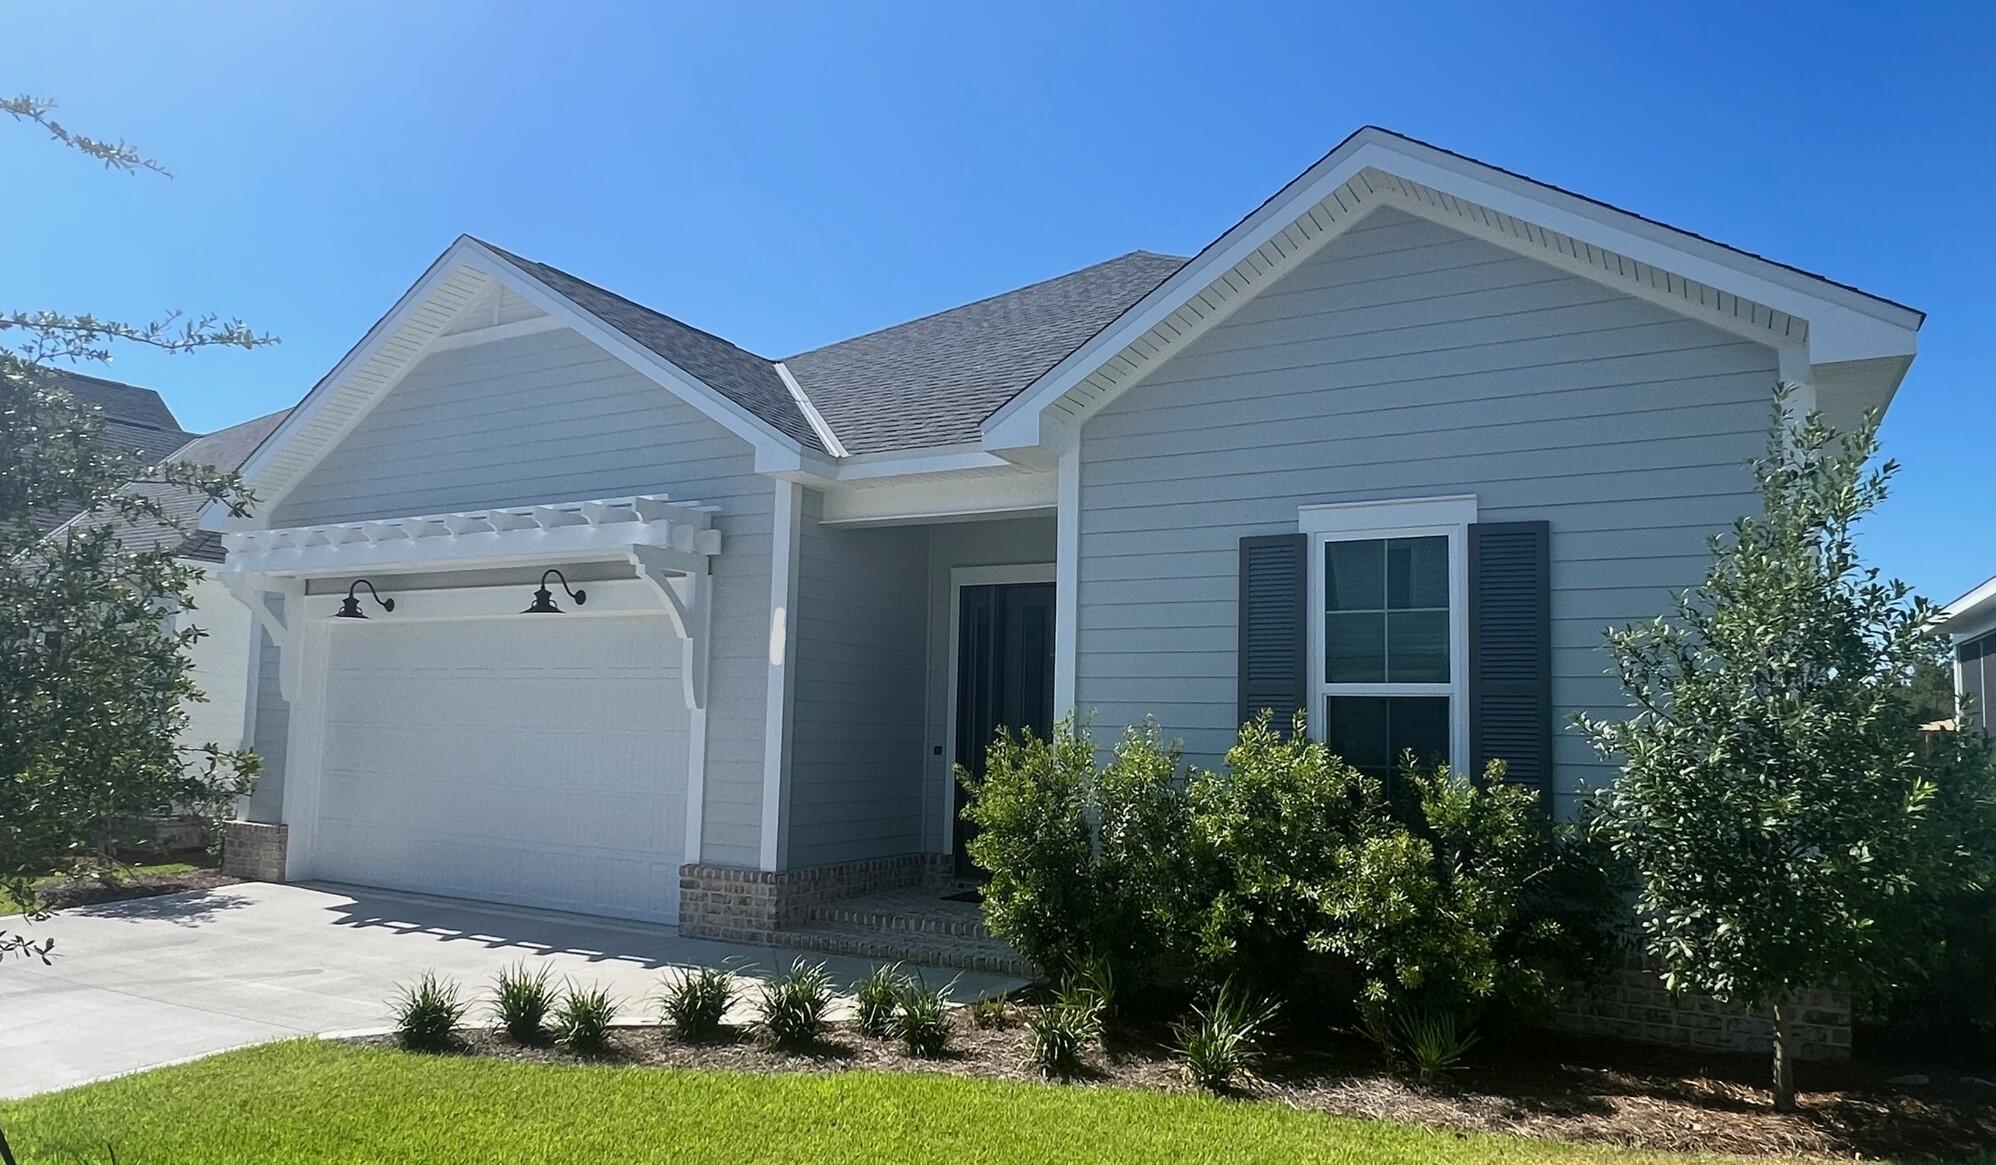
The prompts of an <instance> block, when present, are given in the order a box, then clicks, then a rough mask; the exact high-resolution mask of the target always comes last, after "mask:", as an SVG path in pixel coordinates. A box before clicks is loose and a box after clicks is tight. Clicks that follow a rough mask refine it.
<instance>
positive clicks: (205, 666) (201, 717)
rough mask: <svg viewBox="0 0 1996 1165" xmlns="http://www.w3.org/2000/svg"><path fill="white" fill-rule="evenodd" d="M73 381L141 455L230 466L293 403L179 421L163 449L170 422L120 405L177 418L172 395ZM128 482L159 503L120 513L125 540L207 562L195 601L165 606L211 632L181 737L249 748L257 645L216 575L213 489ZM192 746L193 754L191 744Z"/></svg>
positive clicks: (141, 548)
mask: <svg viewBox="0 0 1996 1165" xmlns="http://www.w3.org/2000/svg"><path fill="white" fill-rule="evenodd" d="M85 379H89V378H85ZM106 386H108V387H109V388H114V389H118V390H123V391H122V393H118V394H113V393H111V392H109V391H107V389H106ZM68 387H69V388H70V391H71V394H72V395H74V396H76V397H77V398H78V399H79V400H83V401H86V402H89V403H92V404H95V405H97V407H99V408H101V409H103V411H104V415H105V435H106V439H107V440H108V441H111V442H114V443H116V444H119V445H121V446H122V447H124V448H126V449H129V450H131V451H132V452H134V453H136V454H138V455H139V456H141V457H146V458H150V459H151V460H150V462H149V463H150V464H161V463H167V462H182V463H185V464H190V465H206V466H209V467H211V468H215V469H221V470H228V471H233V470H236V469H239V468H241V466H242V463H243V459H244V458H246V457H248V456H249V455H250V453H251V451H252V450H254V449H255V448H256V447H257V445H258V444H259V443H260V442H261V441H262V440H263V439H264V438H265V437H266V436H268V435H269V434H270V432H271V430H273V429H275V428H276V427H277V424H278V422H279V421H282V420H283V419H284V416H285V411H279V412H275V413H271V414H270V415H268V416H263V417H258V418H256V419H255V420H251V421H245V422H243V423H242V424H239V425H233V426H231V427H229V428H227V429H223V430H220V431H219V432H215V433H210V434H208V435H207V436H205V437H197V436H195V435H194V434H192V433H186V432H182V431H180V429H179V427H178V425H177V424H175V425H173V427H172V429H171V430H170V432H171V433H172V439H173V440H174V442H175V443H174V444H173V445H172V447H171V448H169V449H168V450H167V452H166V453H165V454H164V455H159V453H158V451H159V449H161V448H163V447H165V446H166V443H167V438H165V437H162V436H153V435H152V434H158V433H164V432H168V430H165V429H160V428H157V427H146V426H144V425H143V424H142V423H139V422H134V421H132V420H130V419H121V420H118V421H113V420H112V417H113V415H114V414H113V408H114V407H115V406H119V405H123V406H124V409H125V412H124V414H123V416H124V417H125V418H129V417H130V415H131V410H132V403H131V402H133V401H139V402H144V401H147V400H150V401H151V402H154V404H155V405H156V409H154V410H151V411H149V412H141V413H140V414H139V415H140V416H141V417H147V416H153V415H165V416H166V417H167V419H168V420H169V421H171V414H168V413H166V411H165V410H166V405H165V402H163V401H161V400H160V399H159V395H158V394H157V393H155V392H153V391H152V390H151V389H144V388H133V387H131V386H130V385H118V384H113V382H110V381H97V382H95V385H94V386H86V387H94V388H95V390H96V392H95V395H86V394H85V393H82V392H79V391H78V387H77V386H76V385H75V384H73V383H72V384H70V385H68ZM107 402H108V403H107ZM286 411H288V410H286ZM134 430H136V432H134ZM125 488H126V490H127V491H129V492H131V493H135V494H139V495H142V496H145V497H147V498H149V499H150V500H151V501H152V502H153V503H154V504H155V507H156V509H155V513H154V514H153V515H151V516H148V517H145V518H140V519H129V520H128V519H124V518H120V519H117V521H118V522H119V527H120V528H119V531H118V539H119V541H120V542H121V543H122V544H123V545H124V546H125V548H126V549H128V550H131V551H134V552H140V553H144V552H150V551H155V550H160V549H168V550H171V551H172V552H173V556H174V557H175V558H176V559H178V560H180V562H181V563H182V564H183V565H187V566H191V567H194V568H196V569H198V570H200V571H201V576H200V577H199V578H198V579H197V580H196V581H195V583H194V586H193V587H192V589H191V591H190V597H191V598H192V600H193V602H192V603H191V604H190V605H189V606H187V607H184V608H179V609H176V610H173V611H171V612H169V613H168V614H167V615H166V620H167V629H168V630H169V631H174V630H177V629H178V628H180V627H182V626H188V625H192V626H197V627H199V628H200V629H201V631H202V633H203V634H202V636H201V638H199V639H197V640H196V641H195V642H194V646H193V647H192V648H190V649H189V650H188V653H187V654H188V668H189V673H190V675H191V677H192V679H193V681H194V685H195V686H196V687H197V688H199V689H200V690H201V694H202V696H203V697H204V698H203V699H201V700H198V701H193V702H191V703H189V704H188V705H187V708H186V711H187V724H186V726H185V727H184V728H183V729H182V730H181V733H180V743H181V746H182V747H183V748H185V749H188V750H194V749H199V748H201V747H202V746H204V745H207V744H211V743H212V744H217V745H220V746H221V747H222V748H223V749H225V750H233V749H237V748H242V747H244V746H245V745H246V744H247V742H248V735H247V733H248V726H249V723H250V721H249V716H248V709H247V702H248V699H249V697H250V694H251V693H252V692H254V691H255V690H256V686H257V685H256V681H255V675H254V670H253V667H252V661H251V659H250V654H249V653H250V644H251V631H252V628H253V624H252V622H251V619H250V614H249V611H248V610H247V609H246V608H245V607H244V606H243V605H242V604H241V603H239V602H237V601H236V599H235V598H234V596H233V595H231V594H230V593H229V591H228V590H227V588H225V587H224V586H223V585H222V584H221V582H220V581H218V580H217V578H216V577H215V572H216V570H217V569H218V568H219V567H220V565H221V562H222V541H221V537H220V536H219V535H217V534H215V533H214V532H213V531H208V530H202V529H200V528H199V527H198V525H197V522H198V520H199V518H200V515H201V510H202V507H203V505H204V504H205V503H206V501H207V498H206V496H205V495H203V494H201V493H200V492H198V491H196V490H191V489H187V488H185V487H183V486H178V485H172V484H168V483H166V482H158V481H141V482H134V483H132V484H130V485H128V486H126V487H125ZM105 520H110V519H109V516H108V515H106V514H104V513H102V512H101V511H100V512H96V513H86V514H79V515H71V516H70V517H69V518H68V520H67V521H65V522H64V523H62V524H61V525H58V526H56V527H55V528H54V529H53V530H52V531H51V536H52V537H61V536H62V531H63V529H64V528H65V527H67V526H70V525H72V524H78V523H94V522H98V521H105ZM189 755H190V758H191V756H192V753H191V751H190V754H189ZM190 763H192V761H191V760H190Z"/></svg>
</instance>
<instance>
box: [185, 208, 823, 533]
mask: <svg viewBox="0 0 1996 1165" xmlns="http://www.w3.org/2000/svg"><path fill="white" fill-rule="evenodd" d="M501 290H503V291H505V292H508V293H510V294H509V295H507V296H504V297H499V296H498V292H499V291H501ZM502 298H503V301H504V302H506V303H519V302H524V303H525V304H527V305H531V307H532V309H533V310H534V311H535V312H536V313H537V314H535V315H533V316H531V317H527V318H520V319H514V320H504V319H503V317H501V319H502V322H500V323H498V324H496V325H495V324H492V323H490V322H489V320H479V321H473V320H471V319H470V318H469V317H468V316H467V314H466V313H467V312H469V313H472V314H473V315H486V314H487V313H490V312H491V311H493V310H494V309H493V306H492V305H494V304H495V303H498V302H501V300H502ZM562 327H565V328H568V329H570V330H573V331H575V332H576V333H578V334H580V335H581V336H583V337H584V338H585V339H587V340H589V341H590V342H591V343H593V344H595V345H597V346H598V347H600V348H602V349H603V350H604V351H606V352H608V353H610V354H611V355H613V356H615V357H616V358H617V359H619V360H621V361H623V362H624V363H625V364H627V365H629V366H630V367H631V368H632V369H634V370H635V371H637V372H638V373H639V374H640V375H642V376H644V377H646V378H647V379H649V380H651V381H653V382H654V383H656V384H658V385H659V386H660V387H662V388H664V389H665V390H667V391H668V392H670V393H672V394H673V395H674V396H676V397H678V398H680V399H682V400H684V401H686V402H687V403H688V404H690V405H692V406H693V407H695V408H697V409H699V410H700V411H701V412H702V413H704V414H706V415H707V416H709V417H711V418H712V419H713V420H714V421H716V422H717V423H719V424H720V425H722V426H723V427H725V428H726V429H728V430H729V431H730V432H732V433H734V434H735V435H736V436H739V437H741V438H742V439H743V440H745V441H747V442H748V443H749V444H750V445H752V446H754V447H755V451H756V467H757V468H758V469H759V470H763V471H765V472H768V471H772V470H778V469H796V468H798V467H799V466H805V467H808V466H810V465H811V464H813V463H815V462H816V460H817V459H816V458H814V457H812V456H811V455H809V454H807V453H806V451H805V450H804V449H803V447H802V446H800V445H799V444H798V443H797V442H796V441H795V440H793V439H791V438H790V437H788V436H786V435H785V434H783V433H781V432H779V431H777V430H776V429H775V428H774V427H773V426H771V425H770V424H768V423H767V422H765V421H763V420H761V419H760V418H758V417H755V416H754V415H752V414H750V413H749V412H748V410H746V409H744V408H742V407H741V406H740V405H738V404H736V403H735V402H734V401H732V400H729V399H728V398H727V397H726V396H724V395H722V394H721V393H720V392H718V391H716V390H715V389H713V388H712V387H710V386H709V385H707V384H705V383H703V382H701V381H700V380H699V379H698V378H696V377H694V376H692V375H691V374H689V373H687V372H686V371H685V370H684V369H681V368H679V367H677V366H675V365H674V364H673V363H672V362H671V361H668V360H666V359H665V358H663V357H661V356H659V355H658V354H657V353H655V352H652V351H650V350H649V349H646V348H644V347H642V346H641V345H639V344H636V343H634V342H632V341H631V340H630V339H629V338H628V337H626V336H624V334H623V333H622V332H619V331H618V330H616V329H615V328H612V327H610V326H609V325H607V324H605V323H604V322H603V321H602V320H600V319H598V318H597V317H596V316H594V315H593V314H591V313H589V312H588V311H585V310H584V309H583V308H581V307H580V306H578V305H577V304H575V303H574V302H573V301H572V300H570V299H568V298H567V297H566V296H563V295H560V294H558V293H556V292H554V291H552V290H550V289H549V288H548V287H546V286H545V285H544V284H542V283H541V282H540V281H539V280H538V279H536V278H534V277H533V276H532V275H531V274H529V273H527V272H525V271H522V270H521V269H520V268H519V267H517V266H515V265H514V264H512V263H511V262H509V261H507V260H506V259H505V258H504V257H503V256H501V255H498V254H496V253H495V252H493V251H492V250H491V249H490V248H487V247H485V246H484V245H483V244H481V243H479V242H478V241H477V240H476V239H472V238H470V237H462V238H459V239H458V240H457V241H456V242H455V243H453V244H451V246H450V248H449V249H448V250H446V251H445V252H444V253H443V254H442V255H440V256H438V258H437V260H436V261H435V262H433V263H431V264H430V266H429V269H428V270H426V271H425V272H424V273H423V276H422V278H420V279H418V280H417V281H416V283H415V285H414V286H412V287H410V289H409V290H408V291H407V292H405V293H404V294H403V295H402V297H401V298H400V299H399V300H397V301H396V302H395V306H394V307H392V308H390V309H389V311H388V314H386V315H384V316H382V317H381V319H380V320H378V321H376V322H375V324H374V326H373V327H371V328H369V329H368V331H367V334H366V335H364V336H362V337H361V339H360V342H359V343H357V344H355V345H354V347H353V348H352V349H351V350H349V351H348V352H347V354H346V355H345V356H344V357H342V358H341V359H340V362H339V363H338V364H336V365H334V366H333V369H332V371H331V372H328V373H327V374H326V376H325V377H324V378H323V379H321V380H320V381H319V382H318V383H317V384H316V385H314V386H313V387H312V390H311V391H310V392H309V393H307V394H306V395H305V398H304V400H303V401H301V402H299V404H298V406H297V407H296V408H294V409H293V410H291V414H290V416H288V417H287V418H285V421H284V423H283V424H282V425H280V426H278V428H277V429H276V430H275V431H274V432H272V433H271V435H270V436H269V437H266V438H265V439H264V441H263V443H262V444H260V445H259V446H257V449H256V452H255V453H253V454H251V456H250V458H249V460H248V461H247V462H245V463H244V465H243V469H242V474H243V477H244V478H245V480H246V481H247V482H248V484H249V487H250V489H251V490H252V491H254V493H255V494H256V497H257V507H258V512H259V513H260V514H269V513H271V512H272V511H274V510H275V509H276V507H277V506H278V504H279V503H280V502H282V501H283V500H284V498H285V497H286V496H287V495H288V494H289V493H290V492H291V491H292V490H293V489H294V488H296V486H297V485H298V483H299V482H300V481H302V480H304V478H305V476H306V475H307V474H308V473H310V472H311V471H312V469H313V468H314V467H316V466H317V465H318V464H319V463H320V462H321V461H322V460H324V458H325V457H326V456H327V455H328V454H330V453H331V452H332V451H333V449H334V448H336V447H337V446H338V445H339V443H340V442H341V441H342V440H344V439H345V438H346V436H347V435H348V434H350V433H351V432H352V431H353V430H354V428H355V427H356V426H357V425H359V424H360V422H361V421H362V420H363V419H364V418H365V417H366V416H367V415H368V414H369V413H370V412H372V411H373V410H374V408H375V406H377V405H378V404H380V402H381V401H382V400H384V399H386V398H387V396H388V394H389V393H391V392H393V391H394V389H395V387H396V385H398V384H400V383H401V381H402V378H403V377H405V376H406V375H408V373H409V372H410V371H411V370H412V369H414V368H415V366H416V365H417V364H419V363H420V362H421V361H422V360H423V358H424V357H425V356H428V355H429V354H431V353H432V352H435V351H438V350H442V349H448V348H453V347H461V346H464V345H466V344H471V343H480V342H484V341H487V340H492V339H500V338H504V337H506V336H509V335H515V334H522V335H523V334H528V333H531V332H536V331H545V330H551V329H554V328H562ZM200 524H201V527H202V528H203V529H210V530H232V529H242V528H246V527H255V526H259V525H262V524H263V523H262V521H261V520H259V519H232V518H230V517H229V516H228V513H227V509H226V508H225V507H223V506H219V505H210V506H209V507H208V508H207V509H205V510H203V511H202V514H201V519H200Z"/></svg>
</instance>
